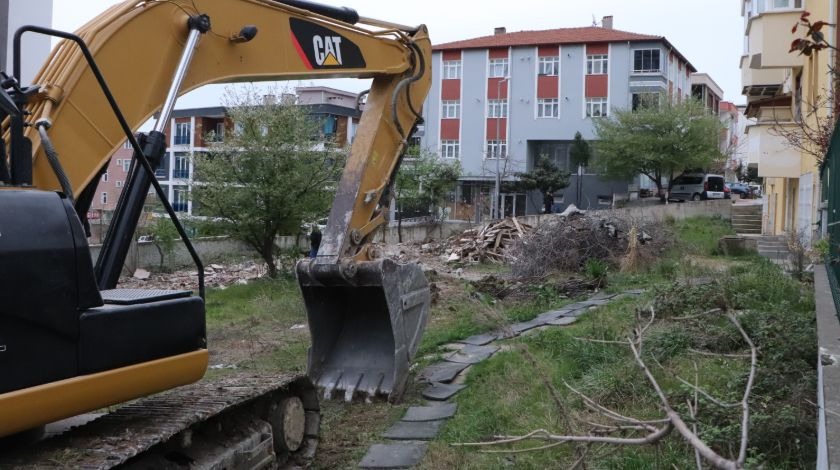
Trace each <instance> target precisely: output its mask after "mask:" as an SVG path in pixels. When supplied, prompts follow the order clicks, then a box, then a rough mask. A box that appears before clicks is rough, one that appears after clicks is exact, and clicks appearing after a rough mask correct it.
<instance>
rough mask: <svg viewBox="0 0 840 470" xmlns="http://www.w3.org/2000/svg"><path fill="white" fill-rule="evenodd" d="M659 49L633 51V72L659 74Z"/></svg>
mask: <svg viewBox="0 0 840 470" xmlns="http://www.w3.org/2000/svg"><path fill="white" fill-rule="evenodd" d="M659 71H660V68H659V49H639V50H637V51H633V72H635V73H648V72H659Z"/></svg>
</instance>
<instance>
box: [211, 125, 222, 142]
mask: <svg viewBox="0 0 840 470" xmlns="http://www.w3.org/2000/svg"><path fill="white" fill-rule="evenodd" d="M223 140H225V123H224V122H217V123H216V127H215V128H214V129H213V140H212V141H213V142H222V141H223Z"/></svg>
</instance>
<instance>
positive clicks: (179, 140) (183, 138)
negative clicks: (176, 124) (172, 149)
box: [173, 134, 190, 145]
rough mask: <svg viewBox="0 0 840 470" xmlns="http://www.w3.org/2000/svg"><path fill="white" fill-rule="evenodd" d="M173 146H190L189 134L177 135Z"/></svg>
mask: <svg viewBox="0 0 840 470" xmlns="http://www.w3.org/2000/svg"><path fill="white" fill-rule="evenodd" d="M173 145H190V136H189V134H175V139H173Z"/></svg>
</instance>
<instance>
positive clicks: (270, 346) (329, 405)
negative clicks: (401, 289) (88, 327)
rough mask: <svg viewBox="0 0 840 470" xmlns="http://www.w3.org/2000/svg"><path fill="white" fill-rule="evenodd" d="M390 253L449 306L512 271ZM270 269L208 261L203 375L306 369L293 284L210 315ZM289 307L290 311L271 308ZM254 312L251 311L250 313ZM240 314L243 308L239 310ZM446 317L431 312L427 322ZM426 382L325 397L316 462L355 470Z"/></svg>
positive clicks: (417, 249) (423, 249)
mask: <svg viewBox="0 0 840 470" xmlns="http://www.w3.org/2000/svg"><path fill="white" fill-rule="evenodd" d="M379 248H380V250H382V252H383V254H384V256H387V257H390V258H392V259H396V260H398V261H400V262H418V263H419V264H420V265H421V266H422V267H423V269H424V271H425V272H426V273H427V277H428V278H429V279H430V282H432V283H433V284H434V286H435V287H434V290H436V291H437V298H439V299H447V300H446V302H447V303H446V304H445V305H438V306H437V307H436V309H438V310H440V309H443V310H447V309H448V308H449V306H450V305H453V304H454V305H457V304H463V303H464V302H468V301H469V297H468V294H467V293H466V292H465V290H464V281H465V280H478V279H481V278H482V277H484V276H486V275H488V274H493V275H497V276H498V275H502V276H504V275H506V274H505V273H504V267H502V266H499V267H498V268H496V267H494V266H492V265H491V266H489V267H487V266H479V267H453V266H450V265H447V264H446V257H445V256H444V255H443V254H442V252H441V251H440V247H439V246H437V245H424V244H421V243H405V244H399V245H379ZM136 274H137V275H136V276H126V277H123V278H122V279H121V280H120V284H119V287H121V288H142V289H195V288H196V286H197V283H198V278H197V273H196V272H195V270H194V269H193V270H183V271H176V272H172V273H147V272H143V271H140V272H138V273H136ZM264 275H265V270H264V269H263V268H262V266H260V265H259V263H255V262H251V261H246V262H240V263H233V264H209V265H208V266H206V268H205V279H206V283H207V286H208V288H210V289H212V290H211V295H210V296H208V318H209V319H208V328H207V335H208V344H209V348H210V366H209V370H208V373H207V375H206V377H205V380H220V379H222V378H223V377H224V376H225V375H227V374H228V373H230V372H233V371H241V370H258V371H260V372H270V371H271V370H282V371H283V372H293V373H300V374H305V372H306V351H307V348H308V346H309V329H308V328H307V327H306V318H305V312H304V311H303V304H302V301H301V300H298V299H297V298H299V293H298V292H297V291H296V284H294V281H290V282H289V283H290V284H294V288H289V289H287V290H288V292H286V291H284V292H285V295H287V296H288V297H292V298H295V300H293V301H290V302H291V303H290V304H277V303H276V302H277V300H276V299H272V294H255V296H254V298H253V299H248V303H247V306H248V308H249V309H251V310H252V311H253V313H246V314H242V315H239V316H236V317H235V318H233V319H230V320H218V319H217V318H213V317H211V315H210V313H209V312H210V311H211V310H212V309H213V305H214V303H215V301H214V298H216V297H217V296H220V295H223V294H217V293H218V292H219V291H224V290H225V289H228V288H230V287H231V286H241V285H246V284H252V283H259V282H261V281H259V279H260V278H262V277H264ZM281 308H285V309H287V310H291V311H292V312H281V313H278V312H272V311H273V310H278V309H281ZM251 310H249V312H250V311H251ZM238 313H241V312H238ZM446 321H447V320H446V318H441V317H440V316H433V317H432V319H431V320H430V324H429V327H433V325H435V324H438V323H440V322H446ZM422 386H423V384H421V383H420V382H416V381H413V380H410V383H409V385H408V389H407V391H406V394H405V396H404V398H403V401H402V403H401V404H398V405H392V404H388V403H386V402H384V401H381V402H374V403H344V402H342V401H338V400H331V401H323V402H322V424H321V441H320V445H319V449H318V453H317V457H316V459H315V462H313V467H314V468H324V469H327V468H351V467H355V465H356V463H358V462H359V460H361V458H362V457H363V455H364V453H365V452H366V450H367V448H368V446H369V445H370V444H372V443H374V442H378V441H379V440H381V438H379V434H380V433H381V432H382V431H384V430H385V429H386V428H387V427H388V426H390V424H391V423H392V422H394V421H396V420H397V419H398V418H399V416H401V415H402V413H403V412H404V410H405V408H406V407H407V406H410V405H411V404H415V403H420V402H421V401H422V399H421V397H420V390H421V387H422Z"/></svg>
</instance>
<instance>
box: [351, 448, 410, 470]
mask: <svg viewBox="0 0 840 470" xmlns="http://www.w3.org/2000/svg"><path fill="white" fill-rule="evenodd" d="M424 455H426V443H425V442H400V443H398V444H374V445H372V446H370V448H369V449H368V451H367V454H365V456H364V458H362V461H361V463H359V467H361V468H407V467H413V466H415V465H417V464H419V463H420V462H421V461H422V460H423V456H424Z"/></svg>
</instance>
